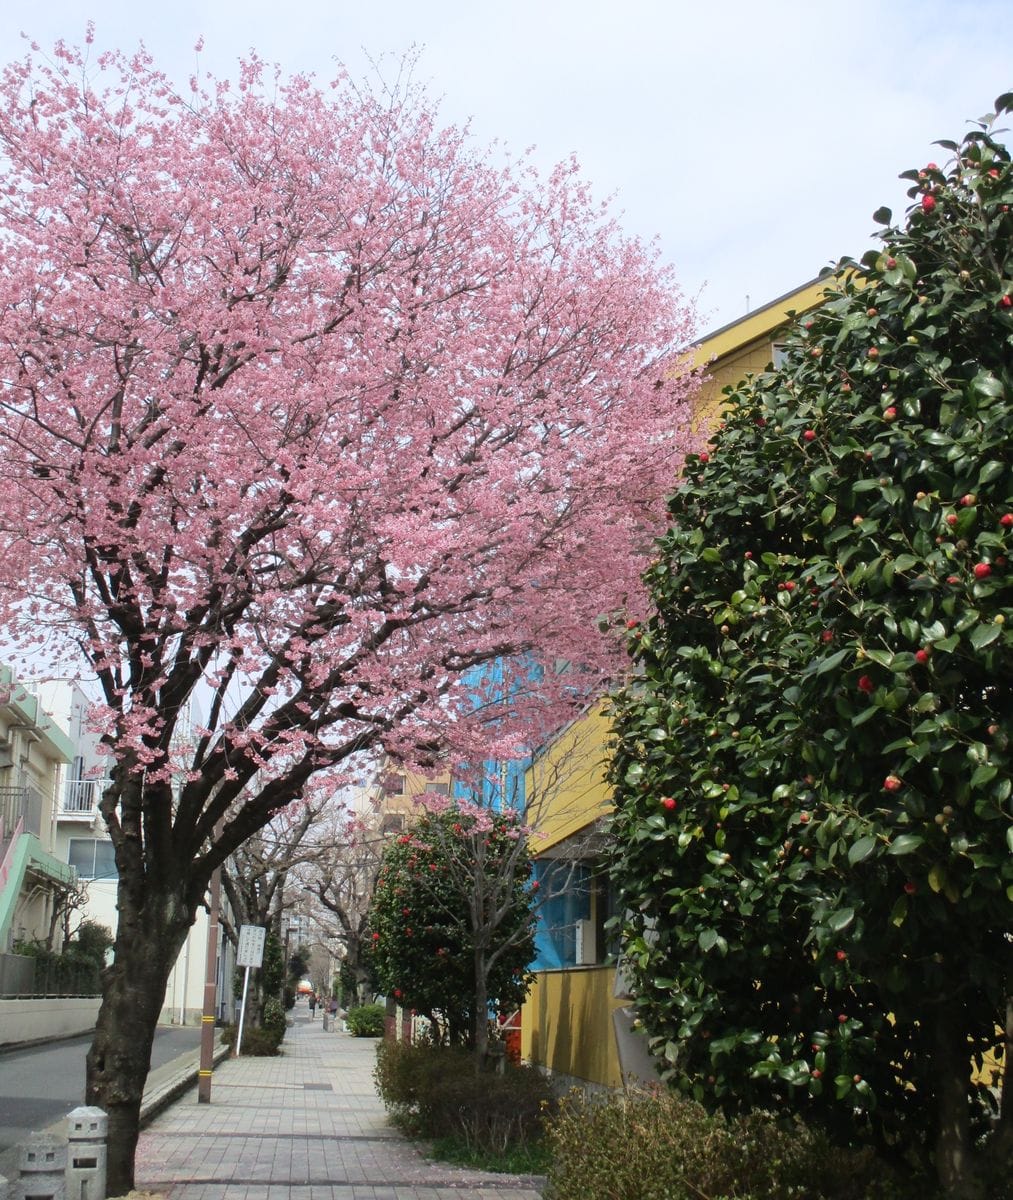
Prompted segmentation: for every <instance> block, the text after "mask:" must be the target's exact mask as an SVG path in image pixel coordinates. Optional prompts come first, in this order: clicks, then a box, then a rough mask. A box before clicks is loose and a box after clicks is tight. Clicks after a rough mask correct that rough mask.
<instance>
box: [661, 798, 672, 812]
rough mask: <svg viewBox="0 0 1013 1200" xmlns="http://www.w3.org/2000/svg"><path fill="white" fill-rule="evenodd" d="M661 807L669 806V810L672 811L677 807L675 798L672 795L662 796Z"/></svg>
mask: <svg viewBox="0 0 1013 1200" xmlns="http://www.w3.org/2000/svg"><path fill="white" fill-rule="evenodd" d="M661 807H662V808H667V809H668V811H669V812H671V811H672V809H673V808H675V800H674V798H673V797H672V796H662V797H661Z"/></svg>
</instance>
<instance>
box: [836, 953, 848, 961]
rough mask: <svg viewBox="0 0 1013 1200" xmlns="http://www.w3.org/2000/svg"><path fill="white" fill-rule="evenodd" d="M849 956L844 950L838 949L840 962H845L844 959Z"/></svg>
mask: <svg viewBox="0 0 1013 1200" xmlns="http://www.w3.org/2000/svg"><path fill="white" fill-rule="evenodd" d="M847 957H848V956H847V954H845V953H844V951H843V950H838V951H837V961H838V962H844V960H845V959H846V958H847Z"/></svg>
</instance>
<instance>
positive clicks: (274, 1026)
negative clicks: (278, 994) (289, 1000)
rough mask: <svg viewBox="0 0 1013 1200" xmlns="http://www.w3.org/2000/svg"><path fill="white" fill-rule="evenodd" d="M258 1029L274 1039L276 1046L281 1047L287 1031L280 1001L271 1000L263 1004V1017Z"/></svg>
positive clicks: (286, 1022) (286, 1023)
mask: <svg viewBox="0 0 1013 1200" xmlns="http://www.w3.org/2000/svg"><path fill="white" fill-rule="evenodd" d="M260 1027H261V1029H263V1031H264V1032H265V1033H266V1034H268V1035H269V1036H271V1037H273V1038H274V1039H275V1045H276V1046H280V1045H281V1043H282V1041H283V1039H284V1037H285V1033H286V1031H287V1029H288V1019H287V1018H286V1016H285V1010H284V1009H283V1008H282V1006H281V1002H280V1001H278V1000H275V999H273V998H272V999H270V1000H268V1001H267V1002H266V1003H265V1004H264V1016H263V1018H262V1019H261V1022H260Z"/></svg>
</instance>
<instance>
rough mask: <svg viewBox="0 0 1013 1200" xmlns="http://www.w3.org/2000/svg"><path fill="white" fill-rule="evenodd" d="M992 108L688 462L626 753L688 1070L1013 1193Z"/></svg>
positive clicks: (621, 719) (640, 666) (640, 948)
mask: <svg viewBox="0 0 1013 1200" xmlns="http://www.w3.org/2000/svg"><path fill="white" fill-rule="evenodd" d="M1011 105H1013V96H1004V97H1001V98H1000V99H999V101H998V102H997V105H996V111H997V113H1001V112H1004V111H1008V110H1009V109H1010V107H1011ZM993 119H994V118H989V119H983V120H982V121H981V122H980V123H979V124H978V125H977V126H976V127H975V128H974V130H973V131H972V132H971V133H970V134H969V135H968V136H967V137H966V138H965V139H964V141H963V142H961V143H960V144H959V145H958V144H956V143H952V142H944V143H941V145H942V146H943V148H944V152H946V153H949V154H952V155H953V160H952V162H951V163H950V164H949V165H948V166H945V167H939V166H937V165H936V164H935V163H929V164H928V165H927V166H925V167H924V168H922V169H921V170H918V171H913V172H909V173H908V174H907V178H909V179H910V180H911V184H912V187H911V192H910V195H911V196H912V198H913V200H914V204H913V207H912V208H911V210H910V211H909V212H908V214H907V216H906V219H905V221H904V223H903V224H902V225H899V226H896V225H893V224H891V215H890V213H889V212H887V211H885V210H881V211H880V213H878V214H877V219H879V220H880V221H881V222H882V223H883V224H885V225H886V226H887V228H886V229H885V231H884V232H883V233H882V234H880V237H881V239H882V242H883V247H882V250H877V251H872V252H870V253H869V254H867V255H866V256H865V257H864V258H863V259H862V262H861V264H860V265H859V264H856V263H850V262H845V263H844V264H842V266H841V268H840V271H839V273H838V274H837V275H835V277H834V278H833V279H832V280H828V286H829V289H830V295H829V298H828V299H827V302H826V303H825V304H824V305H823V306H822V307H821V308H820V309H819V310H818V311H817V312H815V313H813V314H810V315H808V316H806V317H805V319H804V320H803V321H801V322H800V323H798V324H797V325H796V327H795V328H794V330H793V332H792V333H791V336H790V338H789V339H788V341H787V344H786V359H785V362H784V365H783V366H782V367H780V369H778V370H775V371H770V372H767V373H765V374H761V375H758V376H756V377H753V378H752V379H750V380H748V381H747V382H746V383H745V384H743V385H742V386H741V387H740V388H739V389H738V390H737V391H734V392H733V393H731V394H730V395H729V397H728V412H727V414H726V417H725V424H724V425H723V426H722V427H721V429H720V430H719V432H718V433H717V435H716V436H715V438H714V441H713V444H712V446H711V447H710V450H709V453H708V454H707V455H706V456H705V455H700V456H695V455H691V456H690V457H689V458H688V460H687V466H686V471H685V479H684V482H683V484H682V486H680V487H679V489H678V490H677V492H676V493H675V495H674V496H673V498H672V500H671V528H670V530H669V532H668V533H667V534H666V535H665V537H664V538H663V539H662V540H661V542H660V543H659V545H658V547H657V561H656V563H655V564H654V565H653V566H652V568H651V569H650V571H649V572H648V575H647V582H648V584H649V587H650V590H651V594H652V597H653V601H654V604H655V606H656V612H655V615H653V616H652V617H651V619H650V620H649V621H647V622H645V623H643V624H641V625H639V626H638V627H636V628H635V629H633V630H631V632H630V635H629V641H630V649H631V652H632V654H633V656H634V658H635V661H636V664H637V670H636V677H635V680H634V681H633V683H632V685H631V686H630V687H629V688H628V689H626V690H625V691H623V692H622V693H621V694H620V695H619V696H618V698H617V701H616V710H617V721H618V735H619V753H618V755H617V757H616V760H615V764H614V780H615V785H616V799H617V803H618V813H617V816H616V820H615V826H614V828H615V832H616V834H617V837H618V839H619V845H620V852H619V854H618V857H617V860H616V864H615V880H616V882H617V884H618V889H619V893H620V901H621V904H622V906H623V909H624V910H625V913H626V917H625V922H624V923H625V930H624V945H625V950H624V953H625V956H626V962H627V964H628V968H629V970H630V971H631V973H632V974H633V976H634V978H635V981H636V990H637V992H638V996H639V1000H638V1005H639V1011H640V1014H641V1017H642V1019H643V1021H644V1023H645V1026H646V1028H647V1030H648V1031H649V1033H650V1035H651V1037H652V1044H653V1047H654V1049H655V1051H656V1053H657V1054H658V1056H659V1060H660V1065H661V1069H662V1074H663V1076H664V1077H665V1078H667V1079H669V1080H670V1081H671V1082H672V1083H673V1084H674V1085H676V1086H677V1087H679V1088H681V1089H682V1090H684V1091H686V1092H688V1093H690V1094H692V1095H694V1096H696V1097H697V1098H698V1099H701V1100H703V1101H704V1102H706V1103H707V1104H709V1105H710V1106H712V1107H715V1106H718V1107H722V1108H725V1109H728V1110H733V1109H742V1108H748V1107H752V1106H756V1107H763V1108H771V1109H775V1110H793V1111H796V1112H799V1113H801V1114H803V1115H804V1116H805V1117H806V1118H807V1119H811V1120H814V1121H818V1122H821V1123H823V1124H824V1125H825V1126H826V1127H828V1128H829V1129H830V1130H831V1131H832V1132H833V1133H834V1135H835V1136H837V1137H839V1138H841V1139H845V1140H855V1139H857V1140H862V1139H868V1140H871V1141H872V1142H873V1143H874V1144H875V1145H876V1146H877V1147H878V1149H879V1150H880V1151H881V1152H883V1153H885V1154H890V1155H892V1156H894V1157H897V1158H900V1159H904V1160H906V1161H908V1162H911V1161H912V1160H914V1162H915V1163H916V1164H917V1165H919V1166H922V1167H925V1168H926V1169H929V1168H930V1167H931V1168H933V1169H934V1170H935V1171H936V1172H937V1173H938V1177H939V1180H940V1181H941V1183H942V1185H943V1187H944V1190H945V1191H946V1194H947V1195H951V1196H959V1197H966V1196H982V1195H988V1196H995V1195H998V1194H1000V1191H999V1186H1000V1185H999V1183H998V1182H997V1181H999V1180H1001V1179H1003V1178H1004V1177H1005V1179H1006V1182H1007V1183H1008V1178H1009V1176H1008V1163H1009V1154H1010V1149H1011V1146H1013V1092H1011V1088H1013V1085H1011V1084H1010V1082H1009V1072H1008V1071H1007V1073H1006V1075H1005V1077H1004V1078H1003V1079H1002V1080H1001V1081H1000V1079H999V1077H998V1073H997V1072H996V1071H995V1070H994V1063H995V1059H994V1056H995V1055H996V1054H998V1055H999V1056H1000V1057H1001V1055H1002V1053H1003V1045H1002V1043H1003V1035H1002V1034H1001V1033H1000V1032H999V1031H1000V1030H1002V1029H1005V1031H1006V1033H1005V1058H1006V1062H1007V1063H1009V1062H1010V1061H1011V1045H1010V1039H1011V1038H1013V1019H1011V1017H1013V1006H1011V999H1010V997H1011V994H1013V935H1011V929H1013V921H1011V913H1013V820H1011V807H1010V804H1011V788H1013V775H1011V760H1010V743H1011V738H1013V694H1011V680H1013V634H1011V632H1010V624H1009V622H1011V621H1013V572H1011V568H1010V564H1009V562H1008V561H1007V559H1008V556H1009V555H1010V554H1011V552H1013V551H1011V547H1013V460H1011V451H1010V447H1011V445H1013V440H1011V439H1013V212H1011V211H1010V206H1011V205H1013V171H1011V168H1010V157H1009V154H1008V152H1007V150H1006V148H1005V147H1004V145H1003V144H1002V143H1001V142H999V141H997V140H996V138H995V137H994V136H993V133H992V121H993ZM990 1056H993V1057H991V1059H990ZM990 1061H991V1063H992V1067H993V1069H991V1070H990V1069H989V1062H990ZM989 1084H991V1085H992V1086H991V1087H990V1086H989ZM990 1172H991V1180H992V1182H991V1183H988V1182H985V1180H986V1179H988V1177H989V1173H990ZM1001 1186H1003V1187H1005V1186H1006V1184H1005V1183H1004V1184H1002V1185H1001ZM1002 1194H1005V1193H1002Z"/></svg>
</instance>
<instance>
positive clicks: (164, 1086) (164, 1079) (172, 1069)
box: [141, 1045, 232, 1129]
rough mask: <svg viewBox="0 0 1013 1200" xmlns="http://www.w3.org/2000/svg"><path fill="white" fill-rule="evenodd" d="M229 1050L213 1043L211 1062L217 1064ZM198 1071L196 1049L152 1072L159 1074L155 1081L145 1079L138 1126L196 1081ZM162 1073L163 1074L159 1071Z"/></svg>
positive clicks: (226, 1055)
mask: <svg viewBox="0 0 1013 1200" xmlns="http://www.w3.org/2000/svg"><path fill="white" fill-rule="evenodd" d="M231 1052H232V1051H231V1047H229V1046H222V1045H218V1046H215V1051H214V1058H213V1060H212V1061H213V1063H214V1065H215V1066H217V1065H218V1064H219V1063H220V1062H221V1061H222V1060H223V1059H226V1058H228V1057H229V1055H230V1054H231ZM199 1070H200V1053H199V1052H198V1053H196V1054H195V1053H190V1054H187V1055H181V1056H180V1058H177V1059H173V1061H172V1062H170V1063H166V1064H165V1066H164V1067H160V1068H159V1070H158V1072H153V1074H160V1075H161V1077H160V1078H158V1079H156V1080H151V1079H149V1081H148V1086H147V1087H146V1088H145V1089H144V1096H143V1098H142V1099H141V1128H142V1129H143V1128H144V1126H145V1125H147V1124H148V1122H149V1121H152V1120H154V1118H155V1117H157V1116H158V1114H159V1113H161V1112H164V1111H165V1109H167V1108H168V1107H169V1105H170V1104H172V1103H174V1101H176V1100H178V1099H179V1098H180V1096H182V1095H183V1094H184V1092H187V1091H189V1090H190V1088H192V1087H193V1086H194V1085H195V1084H196V1082H197V1073H198V1071H199ZM163 1072H164V1074H162V1073H163Z"/></svg>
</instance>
